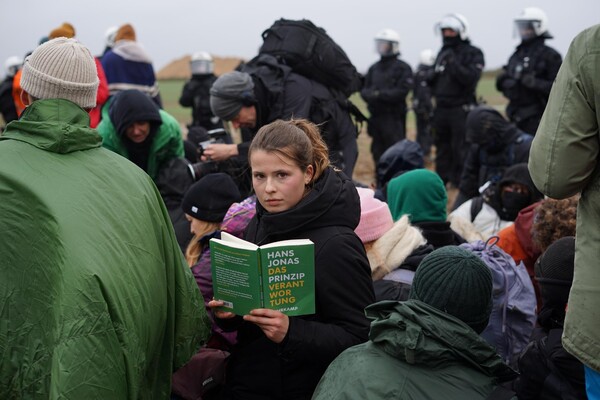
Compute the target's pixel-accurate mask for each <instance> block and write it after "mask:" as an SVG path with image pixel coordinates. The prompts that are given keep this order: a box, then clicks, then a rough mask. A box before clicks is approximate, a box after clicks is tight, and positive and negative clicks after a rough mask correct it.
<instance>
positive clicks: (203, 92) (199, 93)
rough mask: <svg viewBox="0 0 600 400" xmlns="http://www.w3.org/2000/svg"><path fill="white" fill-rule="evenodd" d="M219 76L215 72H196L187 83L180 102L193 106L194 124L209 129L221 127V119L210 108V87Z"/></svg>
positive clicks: (185, 105)
mask: <svg viewBox="0 0 600 400" xmlns="http://www.w3.org/2000/svg"><path fill="white" fill-rule="evenodd" d="M216 79H217V77H216V76H215V75H213V74H194V75H192V78H191V79H190V80H189V81H187V82H186V83H185V85H184V86H183V90H182V92H181V97H179V104H181V106H183V107H192V125H193V126H202V127H204V128H206V129H208V130H210V129H215V128H217V127H219V119H218V118H217V117H215V116H214V114H213V113H212V111H211V109H210V87H211V86H212V84H213V82H214V81H215V80H216Z"/></svg>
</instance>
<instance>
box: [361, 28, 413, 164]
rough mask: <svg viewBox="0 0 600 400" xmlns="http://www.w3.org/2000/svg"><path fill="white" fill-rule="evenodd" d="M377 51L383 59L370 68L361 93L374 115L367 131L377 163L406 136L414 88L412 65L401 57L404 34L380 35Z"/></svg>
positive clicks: (379, 33)
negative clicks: (408, 106)
mask: <svg viewBox="0 0 600 400" xmlns="http://www.w3.org/2000/svg"><path fill="white" fill-rule="evenodd" d="M375 48H376V49H377V53H378V54H379V56H380V57H381V58H380V59H379V61H377V62H376V63H375V64H373V65H372V66H371V67H370V68H369V71H368V72H367V75H366V76H365V83H364V85H363V89H362V90H361V91H360V94H361V96H362V98H363V99H364V100H365V101H366V102H367V107H368V109H369V113H370V114H371V116H370V118H369V122H368V127H367V131H368V133H369V136H371V138H372V142H371V154H372V156H373V161H374V163H375V164H377V161H378V160H379V157H381V155H382V154H383V152H384V151H386V150H387V149H388V148H389V147H390V146H392V145H393V144H394V143H396V142H398V141H400V140H402V139H404V138H405V137H406V96H407V95H408V92H410V90H411V89H412V86H413V77H412V70H411V68H410V66H409V65H408V64H407V63H405V62H404V61H402V60H400V59H399V58H398V57H400V35H398V33H397V32H396V31H394V30H392V29H383V30H382V31H380V32H378V33H377V35H375Z"/></svg>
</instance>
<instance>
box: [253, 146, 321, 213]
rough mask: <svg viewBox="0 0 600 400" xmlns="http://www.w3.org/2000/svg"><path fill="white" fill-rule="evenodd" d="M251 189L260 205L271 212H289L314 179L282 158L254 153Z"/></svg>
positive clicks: (261, 152)
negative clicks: (252, 188)
mask: <svg viewBox="0 0 600 400" xmlns="http://www.w3.org/2000/svg"><path fill="white" fill-rule="evenodd" d="M250 166H251V167H252V186H253V187H254V192H255V193H256V196H257V198H258V201H259V202H260V204H261V205H262V206H263V207H264V208H265V209H266V210H267V211H268V212H270V213H277V212H282V211H285V210H289V209H290V208H292V207H294V206H295V205H296V204H298V203H299V202H300V200H302V198H303V197H304V195H305V194H306V185H308V183H309V182H310V181H311V179H312V176H313V167H312V165H309V166H308V168H307V169H306V171H302V170H301V169H300V167H299V166H298V165H296V164H295V163H294V161H293V160H292V159H290V158H288V157H286V156H284V155H281V154H279V153H273V152H266V151H263V150H255V151H253V152H252V155H251V156H250Z"/></svg>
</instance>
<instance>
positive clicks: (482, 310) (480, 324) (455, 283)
mask: <svg viewBox="0 0 600 400" xmlns="http://www.w3.org/2000/svg"><path fill="white" fill-rule="evenodd" d="M409 298H410V299H415V300H420V301H422V302H423V303H427V304H429V305H430V306H433V307H435V308H437V309H438V310H441V311H444V312H447V313H448V314H450V315H453V316H455V317H456V318H458V319H460V320H461V321H463V322H464V323H466V324H467V325H469V326H470V327H471V328H473V330H474V331H475V332H477V333H481V332H483V330H484V329H485V327H486V326H487V324H488V320H489V318H490V313H491V311H492V273H491V272H490V270H489V268H488V267H487V266H486V265H485V263H484V262H483V261H482V260H481V259H480V258H479V257H477V256H476V255H475V254H474V253H472V252H470V251H468V250H465V249H462V248H460V247H457V246H446V247H442V248H439V249H437V250H434V251H433V252H431V253H430V254H428V255H427V256H426V257H425V258H424V259H423V261H421V264H420V265H419V268H417V272H416V273H415V277H414V279H413V282H412V287H411V290H410V295H409Z"/></svg>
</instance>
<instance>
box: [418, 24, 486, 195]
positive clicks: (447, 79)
mask: <svg viewBox="0 0 600 400" xmlns="http://www.w3.org/2000/svg"><path fill="white" fill-rule="evenodd" d="M436 30H437V31H439V32H440V33H441V35H442V40H443V46H442V48H441V50H440V51H439V53H438V55H437V57H436V59H435V65H434V73H433V75H432V76H431V79H430V80H429V84H430V85H431V87H432V92H433V97H434V98H435V104H436V109H435V116H434V120H433V129H434V130H435V132H434V137H435V147H436V158H435V170H436V172H437V173H438V174H439V175H440V177H441V178H442V180H443V181H444V184H446V185H447V186H452V187H455V188H456V187H458V185H459V183H460V176H461V173H462V169H463V163H464V160H465V156H466V153H467V147H466V146H465V121H466V118H467V114H468V112H469V111H470V110H471V109H472V108H473V107H474V105H475V104H476V95H475V91H476V89H477V82H478V81H479V78H480V77H481V72H482V71H483V67H484V59H483V53H482V52H481V50H480V49H479V48H477V47H475V46H473V45H471V41H470V38H469V24H468V22H467V19H466V18H465V17H464V16H462V15H460V14H449V15H446V16H445V17H443V18H442V20H441V21H440V22H439V23H438V24H437V25H436Z"/></svg>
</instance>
